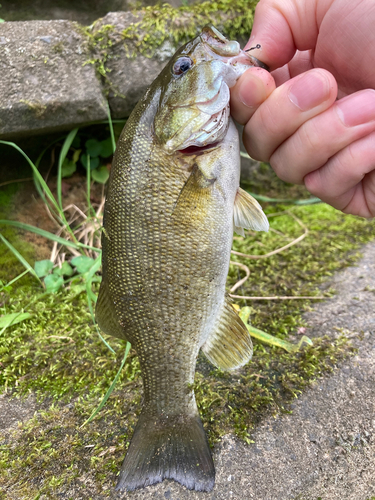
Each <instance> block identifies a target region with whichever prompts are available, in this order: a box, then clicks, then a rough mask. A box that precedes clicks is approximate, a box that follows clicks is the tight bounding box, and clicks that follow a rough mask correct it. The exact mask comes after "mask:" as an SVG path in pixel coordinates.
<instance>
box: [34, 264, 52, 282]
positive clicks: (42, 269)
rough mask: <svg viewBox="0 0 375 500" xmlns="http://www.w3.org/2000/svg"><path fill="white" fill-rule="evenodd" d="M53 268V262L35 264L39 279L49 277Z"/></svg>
mask: <svg viewBox="0 0 375 500" xmlns="http://www.w3.org/2000/svg"><path fill="white" fill-rule="evenodd" d="M52 268H53V262H51V261H50V260H39V261H38V262H35V264H34V269H35V272H36V275H37V276H38V278H44V276H47V274H49V272H50V271H51V269H52Z"/></svg>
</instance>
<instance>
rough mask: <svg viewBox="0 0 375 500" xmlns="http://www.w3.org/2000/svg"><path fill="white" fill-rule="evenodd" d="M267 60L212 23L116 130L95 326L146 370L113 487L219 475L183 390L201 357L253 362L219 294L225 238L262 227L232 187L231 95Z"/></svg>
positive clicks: (229, 366) (235, 153) (228, 366)
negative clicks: (123, 343)
mask: <svg viewBox="0 0 375 500" xmlns="http://www.w3.org/2000/svg"><path fill="white" fill-rule="evenodd" d="M254 65H257V66H259V65H262V64H261V63H260V62H259V61H257V60H256V59H255V58H252V57H251V56H249V55H248V54H246V53H245V52H243V51H241V50H240V47H239V44H238V43H237V42H235V41H228V40H227V39H226V38H224V37H223V35H221V33H219V32H218V31H217V30H216V29H215V28H214V27H212V26H211V27H209V26H206V27H205V28H203V30H202V32H201V33H200V35H199V36H197V37H196V38H195V39H194V40H192V41H190V42H188V43H187V44H186V45H184V46H183V47H181V48H180V49H179V50H178V51H177V52H176V54H175V55H174V56H173V57H172V59H171V61H170V62H169V64H167V66H166V67H165V68H164V69H163V71H162V72H161V73H160V75H159V76H158V77H157V78H156V80H155V81H154V82H153V84H152V85H151V86H150V88H149V89H148V90H147V92H146V94H145V95H144V97H143V98H142V99H141V100H140V101H139V102H138V104H137V106H136V107H135V109H134V111H133V113H132V115H131V116H130V118H129V119H128V121H127V123H126V125H125V128H124V130H123V132H122V134H121V136H120V139H119V142H118V145H117V150H116V153H115V157H114V161H113V166H112V170H111V175H110V180H109V184H108V190H107V199H106V205H105V210H104V220H103V226H104V231H103V234H102V248H103V280H102V283H101V287H100V292H99V297H98V302H97V307H96V318H97V322H98V324H99V326H100V328H101V329H102V330H103V332H105V333H107V334H109V335H113V336H115V337H119V338H122V339H126V340H128V341H129V342H131V344H132V346H133V347H134V349H135V350H136V352H137V354H138V356H139V361H140V366H141V370H142V378H143V386H144V401H143V407H142V412H141V414H140V417H139V420H138V423H137V425H136V428H135V431H134V435H133V438H132V440H131V443H130V446H129V449H128V452H127V454H126V457H125V460H124V463H123V465H122V468H121V473H120V477H119V481H118V484H117V489H127V490H134V489H136V488H141V487H144V486H148V485H151V484H155V483H158V482H160V481H162V480H163V479H165V478H169V479H174V480H175V481H178V482H180V483H181V484H183V485H184V486H186V487H187V488H189V489H195V490H198V491H210V490H211V489H212V488H213V486H214V481H215V469H214V464H213V461H212V457H211V452H210V449H209V445H208V442H207V438H206V435H205V432H204V430H203V426H202V423H201V420H200V417H199V414H198V410H197V406H196V402H195V398H194V391H193V390H192V384H193V382H194V373H195V365H196V359H197V356H198V352H199V349H202V350H203V352H204V353H205V355H206V356H207V358H208V359H209V360H210V361H211V362H212V363H213V364H214V365H215V366H217V367H220V368H221V369H223V370H234V369H236V368H238V367H240V366H242V365H244V364H245V363H246V362H248V361H249V360H250V359H251V356H252V342H251V338H250V335H249V333H248V331H247V328H246V326H245V325H244V323H243V322H242V320H241V319H240V318H239V316H238V314H237V313H236V312H235V310H234V309H233V308H232V306H231V305H230V303H229V301H228V299H227V298H226V296H225V282H226V277H227V274H228V269H229V260H230V251H231V246H232V238H233V231H234V230H235V231H236V232H238V233H240V234H243V228H248V229H255V230H265V231H267V230H268V221H267V218H266V216H265V215H264V213H263V211H262V209H261V207H260V205H259V204H258V202H257V201H256V200H254V199H253V198H252V197H251V196H250V195H249V194H247V193H246V192H244V191H243V190H241V188H240V187H239V176H240V155H239V140H238V133H237V129H236V127H235V125H234V123H233V122H232V120H231V118H230V110H229V97H230V95H229V88H230V87H232V86H233V85H234V84H235V82H236V80H237V79H238V77H239V76H240V75H241V74H242V73H243V72H244V71H245V70H246V69H247V68H248V67H250V66H254Z"/></svg>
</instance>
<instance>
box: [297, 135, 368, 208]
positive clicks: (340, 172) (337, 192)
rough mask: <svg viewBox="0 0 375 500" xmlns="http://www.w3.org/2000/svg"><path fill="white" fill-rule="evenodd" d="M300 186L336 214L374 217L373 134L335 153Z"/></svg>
mask: <svg viewBox="0 0 375 500" xmlns="http://www.w3.org/2000/svg"><path fill="white" fill-rule="evenodd" d="M304 182H305V186H306V188H307V189H308V190H309V191H310V193H312V194H314V195H315V196H318V197H319V198H320V199H321V200H323V201H325V202H326V203H329V204H330V205H332V206H333V207H335V208H337V209H338V210H342V211H344V212H346V213H351V214H354V215H361V216H362V217H374V216H375V132H373V133H371V134H369V135H367V136H366V137H363V138H362V139H359V140H357V141H355V142H353V143H351V144H349V146H347V147H346V148H344V149H342V150H341V151H339V152H338V153H337V154H336V155H334V156H333V157H332V158H330V159H329V160H328V162H327V163H326V164H325V165H324V166H323V167H321V168H319V169H318V170H315V171H313V172H311V173H309V174H307V175H306V176H305V178H304Z"/></svg>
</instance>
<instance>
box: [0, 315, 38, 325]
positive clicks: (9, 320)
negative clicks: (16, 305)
mask: <svg viewBox="0 0 375 500" xmlns="http://www.w3.org/2000/svg"><path fill="white" fill-rule="evenodd" d="M31 316H32V314H30V313H19V312H18V313H11V314H5V316H1V317H0V328H7V327H8V326H11V325H16V324H17V323H21V322H22V321H25V319H29V318H31Z"/></svg>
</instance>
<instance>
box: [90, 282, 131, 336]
mask: <svg viewBox="0 0 375 500" xmlns="http://www.w3.org/2000/svg"><path fill="white" fill-rule="evenodd" d="M95 319H96V321H97V323H98V325H99V328H100V329H101V330H102V332H104V333H106V334H107V335H112V337H117V338H119V339H124V340H127V338H126V336H125V334H124V330H123V328H122V327H121V325H120V324H119V322H118V319H117V313H116V310H115V306H114V304H113V302H112V300H111V296H110V293H109V288H108V285H107V282H106V280H103V281H102V282H101V284H100V290H99V296H98V300H97V303H96V308H95Z"/></svg>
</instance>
